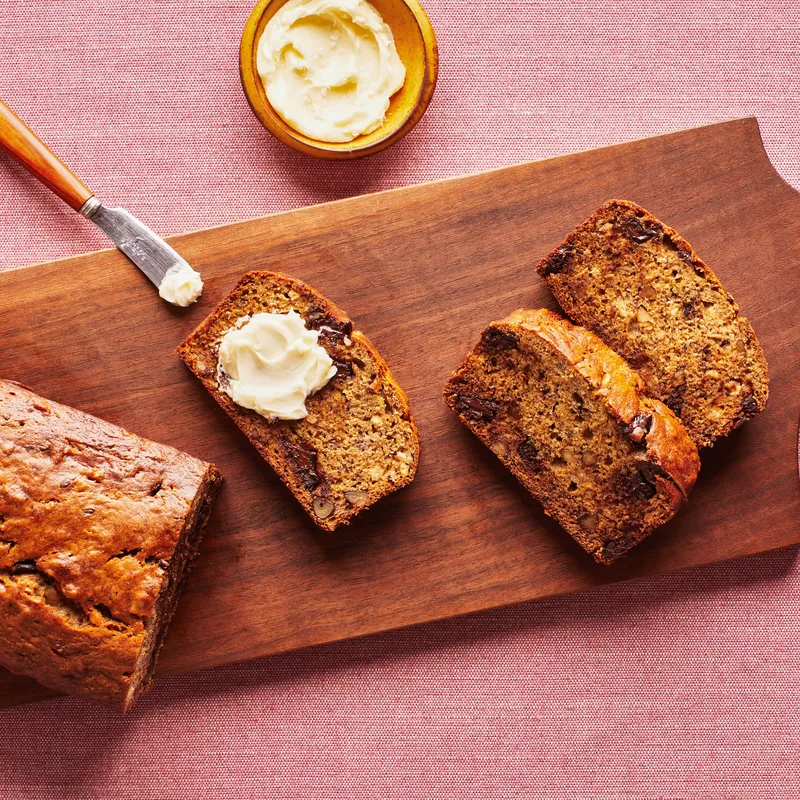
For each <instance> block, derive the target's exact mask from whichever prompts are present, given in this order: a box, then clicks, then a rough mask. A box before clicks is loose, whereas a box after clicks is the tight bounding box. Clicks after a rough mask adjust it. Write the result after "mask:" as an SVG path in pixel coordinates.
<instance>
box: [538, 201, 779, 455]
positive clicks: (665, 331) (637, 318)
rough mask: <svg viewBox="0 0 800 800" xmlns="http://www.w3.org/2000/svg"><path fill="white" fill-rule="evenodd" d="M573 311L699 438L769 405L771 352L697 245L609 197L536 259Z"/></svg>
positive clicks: (708, 442) (707, 440)
mask: <svg viewBox="0 0 800 800" xmlns="http://www.w3.org/2000/svg"><path fill="white" fill-rule="evenodd" d="M537 271H538V272H539V275H541V276H542V277H543V278H544V279H545V281H546V282H547V285H548V286H549V287H550V289H551V290H552V292H553V294H554V295H555V296H556V299H557V300H558V302H559V303H560V304H561V307H562V308H563V309H564V311H566V312H567V314H568V315H569V316H570V317H571V318H572V320H573V321H574V322H576V323H578V324H579V325H583V326H585V327H587V328H589V329H590V330H592V331H594V332H595V333H596V334H597V335H598V336H599V337H600V338H601V339H602V340H603V341H604V342H605V343H606V344H607V345H608V346H609V347H611V348H613V349H614V350H616V351H617V352H618V353H620V355H622V356H624V357H625V358H626V359H627V361H628V363H629V364H630V365H631V366H632V367H633V368H634V369H635V370H637V371H638V372H639V374H640V375H641V376H642V378H643V379H644V382H645V385H646V386H647V391H648V393H649V394H651V395H652V396H653V397H656V398H658V399H659V400H661V401H662V402H664V403H666V404H667V405H668V406H669V407H670V408H671V409H672V410H673V411H674V412H675V413H676V414H677V415H678V416H679V417H680V419H681V421H682V422H683V424H684V426H685V427H686V429H687V431H688V432H689V435H690V436H691V437H692V439H693V441H694V442H695V444H696V445H697V446H698V447H710V446H712V445H713V444H714V442H715V441H716V440H717V439H719V438H720V437H721V436H725V435H726V434H728V433H730V432H731V431H732V430H733V429H734V428H737V427H739V426H740V425H741V424H742V423H743V422H745V421H746V420H748V419H750V418H751V417H753V416H755V415H756V414H758V413H759V412H760V411H763V409H764V406H765V405H766V403H767V395H768V377H767V361H766V358H765V357H764V352H763V350H762V349H761V345H759V343H758V340H757V339H756V335H755V333H754V332H753V328H752V326H751V325H750V323H749V322H748V321H747V320H746V319H745V318H744V317H743V316H741V315H740V314H739V308H738V306H737V305H736V303H735V302H734V299H733V298H732V297H731V296H730V295H729V294H728V293H727V292H726V291H725V289H724V288H723V287H722V284H720V282H719V281H718V280H717V278H716V276H715V275H714V273H713V272H712V271H711V270H710V269H709V267H708V266H706V264H704V263H703V262H702V261H701V260H700V258H699V257H698V256H697V254H696V253H695V252H694V250H692V247H691V245H690V244H689V243H688V242H687V241H686V240H685V239H683V238H682V237H681V236H680V235H679V234H677V233H676V232H675V231H674V230H673V229H672V228H670V227H668V226H666V225H665V224H664V223H663V222H660V221H659V220H657V219H656V218H655V217H654V216H653V215H652V214H650V213H648V212H647V211H645V210H644V209H643V208H640V207H639V206H637V205H635V204H634V203H629V202H627V201H625V200H610V201H609V202H607V203H606V204H605V205H604V206H602V207H601V208H600V209H598V210H597V211H596V212H595V213H594V214H593V215H592V216H591V217H590V218H589V219H588V220H586V222H584V223H583V224H582V225H580V226H579V227H578V228H576V229H575V230H574V231H573V232H572V233H571V234H570V235H569V236H567V238H566V239H565V240H564V242H563V243H562V244H561V245H560V246H559V247H558V248H557V249H556V250H554V251H553V252H552V253H550V255H549V256H547V258H545V259H544V260H543V261H541V262H540V263H539V264H538V266H537Z"/></svg>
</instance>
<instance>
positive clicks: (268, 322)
mask: <svg viewBox="0 0 800 800" xmlns="http://www.w3.org/2000/svg"><path fill="white" fill-rule="evenodd" d="M318 340H319V331H312V330H309V329H308V328H306V325H305V322H304V321H303V318H302V317H301V316H300V315H299V314H298V313H297V312H296V311H290V312H289V313H288V314H276V313H269V314H267V313H260V314H253V316H252V317H250V318H249V319H247V320H246V322H245V323H244V324H243V325H239V326H237V327H235V328H232V329H231V330H229V331H228V332H227V333H226V334H225V336H223V337H222V342H221V344H220V348H219V365H218V373H217V374H218V376H219V378H221V379H222V380H220V381H219V385H220V388H221V389H222V390H223V391H224V392H225V393H226V394H228V395H229V396H230V398H231V399H232V400H233V402H234V403H237V404H238V405H240V406H243V407H244V408H250V409H252V410H253V411H256V412H258V413H259V414H261V415H262V416H264V417H267V418H269V419H303V417H305V416H306V415H307V414H308V411H307V410H306V398H307V397H308V396H309V395H311V394H313V393H314V392H317V391H319V390H320V389H321V388H322V387H323V386H325V384H326V383H328V381H329V380H330V379H331V378H332V377H333V376H334V375H335V374H336V367H335V366H334V364H333V361H332V360H331V357H330V356H329V355H328V354H327V352H325V349H324V348H323V347H322V346H321V345H320V344H319V341H318Z"/></svg>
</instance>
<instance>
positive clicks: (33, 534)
mask: <svg viewBox="0 0 800 800" xmlns="http://www.w3.org/2000/svg"><path fill="white" fill-rule="evenodd" d="M220 479H221V476H220V474H219V472H218V471H217V470H216V468H215V467H214V466H213V465H211V464H206V463H205V462H202V461H200V460H198V459H196V458H193V457H192V456H189V455H187V454H186V453H182V452H180V451H178V450H176V449H174V448H172V447H168V446H166V445H161V444H157V443H155V442H151V441H148V440H146V439H143V438H141V437H138V436H136V435H134V434H131V433H128V432H127V431H125V430H123V429H122V428H120V427H118V426H116V425H113V424H111V423H109V422H105V421H104V420H101V419H98V418H96V417H93V416H90V415H89V414H85V413H83V412H81V411H77V410H76V409H73V408H70V407H68V406H64V405H61V404H59V403H55V402H53V401H51V400H46V399H45V398H42V397H40V396H39V395H37V394H35V393H34V392H33V391H31V390H30V389H27V388H26V387H24V386H22V385H20V384H18V383H15V382H12V381H6V380H0V664H2V666H4V667H6V668H7V669H9V670H11V671H12V672H16V673H19V674H22V675H28V676H30V677H32V678H35V679H36V680H38V681H39V682H41V683H43V684H44V685H46V686H49V687H50V688H52V689H56V690H58V691H61V692H65V693H68V694H72V695H76V696H79V697H84V698H86V699H89V700H95V701H100V702H104V703H107V704H111V705H113V706H116V707H117V708H120V709H123V710H124V709H126V708H127V707H129V706H130V704H131V703H132V702H133V700H134V699H135V697H136V696H137V695H138V694H139V693H141V691H143V690H144V689H145V688H146V687H147V685H148V684H149V681H150V677H151V675H152V671H153V667H154V662H155V657H156V654H157V650H158V647H159V645H160V642H161V640H162V639H163V634H164V632H165V630H166V626H167V624H168V622H169V617H170V616H171V614H172V611H173V608H174V602H175V600H176V599H177V589H178V588H179V585H180V583H181V582H182V580H183V578H184V575H185V572H186V566H187V563H186V562H188V560H190V557H191V554H192V553H191V551H193V549H194V548H195V547H196V546H197V543H198V541H199V536H200V532H201V530H202V526H203V524H204V523H205V520H206V517H207V514H208V510H209V507H210V504H211V500H212V498H213V495H214V491H215V489H216V486H217V484H218V483H219V481H220Z"/></svg>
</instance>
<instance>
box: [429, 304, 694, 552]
mask: <svg viewBox="0 0 800 800" xmlns="http://www.w3.org/2000/svg"><path fill="white" fill-rule="evenodd" d="M523 332H529V333H532V334H534V335H535V336H537V337H538V338H539V339H540V340H541V341H542V342H544V343H546V344H547V346H549V347H550V348H552V350H553V351H554V352H555V353H556V354H558V355H559V356H560V357H561V358H563V359H564V360H565V361H566V362H567V363H568V364H569V366H570V368H571V369H572V370H573V371H574V373H575V374H576V375H578V376H580V377H581V378H582V379H583V380H584V381H586V383H587V384H589V386H590V387H591V388H592V389H593V391H594V393H595V394H596V396H597V397H599V398H602V401H603V405H604V407H605V410H606V412H607V413H608V414H609V415H610V416H611V417H612V418H613V419H614V420H616V422H617V423H618V424H619V426H620V429H621V430H622V432H623V433H624V434H625V435H626V436H627V437H628V439H629V440H630V441H631V442H632V443H633V444H634V445H635V446H636V447H637V448H643V450H642V452H641V457H642V458H643V459H646V461H647V462H649V463H650V464H651V465H652V469H651V470H650V472H651V474H652V475H653V476H654V484H655V486H656V489H657V491H658V494H659V496H661V497H663V498H665V499H666V500H667V501H668V503H669V507H670V509H671V511H670V513H669V514H668V515H667V518H668V517H669V516H672V515H674V514H675V513H676V512H677V511H678V510H679V509H680V508H681V506H682V505H683V504H684V503H685V502H686V499H687V496H688V494H689V492H690V491H691V490H692V487H693V486H694V483H695V480H696V479H697V474H698V472H699V469H700V459H699V456H698V453H697V448H696V447H695V446H694V444H693V443H692V441H691V439H690V438H689V436H688V434H687V433H686V431H685V429H684V428H683V426H682V425H681V423H680V421H679V420H678V419H677V417H676V416H675V415H674V414H673V413H672V411H670V409H669V408H667V407H666V406H665V405H664V404H663V403H661V402H659V401H658V400H653V399H652V398H650V397H647V396H646V395H645V393H644V384H643V382H642V380H641V378H640V377H639V376H638V375H637V374H636V372H634V371H633V370H632V369H631V368H630V366H629V365H628V364H627V363H626V362H625V361H624V359H622V358H621V357H620V356H619V355H617V354H616V353H615V352H614V351H612V350H611V349H610V348H609V347H607V346H606V345H605V344H604V343H603V342H602V341H601V340H600V339H599V338H598V337H597V336H595V335H594V334H593V333H591V332H590V331H587V330H585V329H584V328H580V327H578V326H575V325H573V324H572V323H571V322H569V321H568V320H566V319H564V318H563V317H561V316H559V315H558V314H555V313H554V312H552V311H549V310H547V309H538V310H519V311H516V312H514V313H513V314H511V315H509V316H507V317H505V318H504V319H502V320H500V321H498V322H493V323H491V325H490V326H489V327H488V328H487V329H486V330H485V331H484V332H483V334H482V337H481V342H480V343H479V344H478V346H477V347H476V348H475V350H474V351H473V353H472V354H471V355H470V356H468V358H467V360H466V361H465V362H464V363H463V364H462V365H461V367H459V369H458V370H456V372H454V373H453V375H452V376H451V378H450V380H449V381H448V382H447V384H446V386H445V392H444V396H445V401H446V402H447V404H448V405H449V406H450V408H451V409H453V410H454V411H455V412H456V413H457V414H458V415H459V417H460V419H461V421H462V422H463V423H464V424H465V425H467V427H469V428H470V430H472V431H473V433H475V434H476V435H477V436H478V437H479V438H480V439H481V440H482V441H483V442H484V444H486V445H487V446H489V447H490V448H491V449H494V450H495V452H496V453H497V454H498V456H499V457H500V458H501V460H502V461H503V463H504V464H505V466H506V467H508V468H509V470H510V471H511V472H512V473H513V474H514V475H515V476H516V477H517V478H518V479H519V480H520V481H521V482H522V483H523V485H525V486H526V487H527V488H528V489H529V490H530V491H531V493H532V494H533V495H534V497H537V498H538V499H540V500H542V501H543V503H544V505H545V511H546V512H547V513H548V514H550V515H552V516H554V517H555V518H556V519H557V520H558V522H559V523H560V524H561V525H562V527H564V528H565V529H566V530H567V531H568V532H569V533H570V534H571V535H572V536H573V538H575V539H576V541H578V543H579V544H581V545H582V546H584V547H585V548H586V549H587V550H588V551H589V552H590V553H591V554H592V555H593V556H594V558H595V559H596V560H597V561H599V562H601V563H606V564H607V563H611V562H612V561H614V560H615V559H616V558H618V557H619V556H620V555H622V554H623V553H624V552H626V551H627V550H629V549H630V547H632V546H633V545H635V544H636V543H637V542H639V541H641V539H643V538H645V536H647V535H648V534H649V533H650V532H651V530H652V529H653V528H652V527H648V526H643V527H642V528H641V529H639V530H636V531H634V532H631V531H630V530H628V531H619V532H618V534H617V538H615V539H611V540H610V541H603V542H599V543H598V542H597V541H591V542H587V537H586V535H585V534H586V531H585V530H582V528H581V526H580V525H579V524H578V521H577V519H576V518H575V516H574V515H573V514H571V513H569V512H568V511H567V510H566V509H564V508H561V507H559V506H558V504H556V503H554V502H552V498H549V497H546V496H545V495H548V494H549V492H546V491H544V490H543V485H542V482H541V480H540V479H539V478H538V476H536V475H533V474H531V471H530V470H528V469H526V468H525V466H524V464H522V463H521V462H520V461H519V459H515V458H512V457H510V456H508V455H507V447H503V448H502V449H501V450H500V451H499V452H498V450H497V449H496V447H495V443H496V442H495V434H496V431H495V430H493V429H492V427H491V426H487V425H485V424H483V423H482V422H481V421H480V420H476V419H475V415H474V414H471V413H469V410H467V412H466V413H465V412H464V410H463V409H460V407H459V397H460V396H461V393H462V392H463V391H464V388H463V387H464V386H468V385H469V384H470V383H471V382H472V377H473V375H474V371H475V370H476V368H477V367H476V365H475V362H474V361H472V360H471V358H472V356H474V355H475V354H476V353H479V352H481V351H482V349H485V347H486V342H487V338H488V337H492V336H494V337H497V336H498V335H499V336H507V337H509V338H510V337H514V338H516V339H518V338H519V337H520V335H521V334H523ZM511 424H512V425H513V423H511ZM524 436H525V433H524V431H522V430H519V431H518V435H517V437H516V438H517V440H520V439H524ZM664 521H666V519H662V520H660V522H664Z"/></svg>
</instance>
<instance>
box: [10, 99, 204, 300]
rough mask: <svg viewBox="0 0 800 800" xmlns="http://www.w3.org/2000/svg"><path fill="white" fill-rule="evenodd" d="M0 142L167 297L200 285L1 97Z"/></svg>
mask: <svg viewBox="0 0 800 800" xmlns="http://www.w3.org/2000/svg"><path fill="white" fill-rule="evenodd" d="M0 148H1V149H3V150H5V151H6V152H7V153H8V154H9V155H11V156H12V157H13V158H15V159H16V160H17V161H18V162H19V163H20V164H22V166H23V167H24V168H25V169H26V170H28V172H30V173H31V175H33V176H34V177H35V178H37V179H38V180H39V181H41V182H42V183H43V184H44V185H45V186H46V187H47V188H48V189H50V191H52V192H53V193H54V194H56V195H58V196H59V197H60V198H61V199H62V200H63V201H64V202H65V203H66V204H67V205H69V206H70V207H71V208H73V209H75V211H78V212H79V213H81V214H83V216H84V217H86V218H87V219H90V220H91V221H92V222H93V223H94V224H95V225H97V227H98V228H100V230H101V231H103V233H105V234H106V236H108V237H109V238H110V239H111V240H112V241H113V242H114V244H116V246H117V247H118V248H119V249H120V250H122V252H123V253H125V255H126V256H127V257H128V258H129V259H130V260H131V261H133V263H134V264H136V266H137V267H139V269H140V270H141V271H142V272H143V273H144V274H145V275H146V276H147V277H148V278H149V279H150V280H151V281H152V282H153V284H154V285H155V286H156V287H158V289H159V295H160V296H161V297H162V298H163V299H164V300H167V301H168V302H170V303H174V304H175V305H180V306H188V305H189V304H190V303H193V302H195V301H196V300H197V298H198V297H199V295H200V292H201V291H202V288H203V283H202V280H201V279H200V275H199V274H198V273H197V272H195V270H193V269H192V268H191V267H190V266H189V264H188V263H187V262H186V261H185V260H184V259H183V258H181V256H180V255H178V253H176V252H175V250H173V249H172V248H171V247H170V246H169V245H168V244H167V243H166V242H165V241H164V240H163V239H162V238H161V237H160V236H157V235H156V234H155V233H153V231H151V230H150V228H148V227H147V226H146V225H144V224H143V223H141V222H139V220H138V219H136V217H134V216H133V214H131V213H130V212H129V211H126V210H125V209H124V208H110V207H109V206H106V205H104V204H103V203H102V202H100V200H98V199H97V197H95V194H94V192H93V191H92V190H91V189H89V188H88V187H87V186H86V185H85V184H84V183H83V181H81V180H80V179H79V178H78V177H77V176H76V175H75V174H73V172H72V171H71V170H70V169H69V168H68V167H67V166H66V165H65V164H64V163H63V162H62V161H61V160H60V159H59V158H58V157H57V156H56V155H55V154H54V153H53V152H52V151H51V150H50V149H49V148H48V147H47V145H45V144H44V143H43V142H42V141H41V140H40V139H39V137H38V136H36V134H35V133H34V132H33V131H32V130H31V129H30V128H28V126H27V125H26V124H25V123H24V122H23V121H22V120H21V119H20V118H19V117H17V115H16V114H14V112H13V111H12V110H11V109H10V108H9V107H8V106H7V105H6V104H5V103H4V102H3V101H2V100H0Z"/></svg>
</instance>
